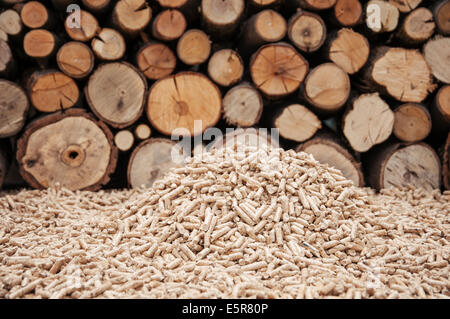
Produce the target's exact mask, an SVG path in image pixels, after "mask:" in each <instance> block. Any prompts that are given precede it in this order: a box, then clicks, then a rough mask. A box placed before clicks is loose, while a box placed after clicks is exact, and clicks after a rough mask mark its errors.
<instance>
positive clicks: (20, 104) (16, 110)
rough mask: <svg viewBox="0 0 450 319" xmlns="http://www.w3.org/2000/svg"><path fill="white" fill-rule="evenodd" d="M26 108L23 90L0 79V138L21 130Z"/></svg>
mask: <svg viewBox="0 0 450 319" xmlns="http://www.w3.org/2000/svg"><path fill="white" fill-rule="evenodd" d="M28 109H29V103H28V98H27V95H26V93H25V91H24V90H23V89H22V88H21V87H20V86H19V85H17V84H16V83H14V82H10V81H7V80H4V79H0V138H5V137H10V136H13V135H16V134H17V133H19V132H20V130H22V128H23V126H24V125H25V120H26V117H27V113H28Z"/></svg>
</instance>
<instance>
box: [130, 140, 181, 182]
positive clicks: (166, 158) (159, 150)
mask: <svg viewBox="0 0 450 319" xmlns="http://www.w3.org/2000/svg"><path fill="white" fill-rule="evenodd" d="M183 158H184V154H183V153H182V150H181V149H180V148H179V147H177V145H176V143H175V142H173V141H171V140H168V139H163V138H151V139H148V140H146V141H144V142H142V143H141V144H140V145H139V146H138V147H137V148H136V149H135V150H134V151H133V153H132V154H131V158H130V162H129V164H128V183H129V184H130V186H131V187H133V188H138V187H142V186H144V187H152V186H153V184H154V183H155V181H157V180H158V179H160V178H161V177H163V176H164V175H165V174H166V173H167V172H169V170H170V169H171V168H174V167H181V166H182V165H183V161H182V160H183Z"/></svg>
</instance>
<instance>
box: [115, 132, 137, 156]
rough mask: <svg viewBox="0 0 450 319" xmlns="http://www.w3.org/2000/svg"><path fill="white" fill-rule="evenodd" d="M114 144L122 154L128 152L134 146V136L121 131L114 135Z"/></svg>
mask: <svg viewBox="0 0 450 319" xmlns="http://www.w3.org/2000/svg"><path fill="white" fill-rule="evenodd" d="M114 144H115V145H116V147H117V149H118V150H119V151H121V152H128V151H129V150H131V148H132V147H133V144H134V135H133V133H131V132H130V131H128V130H121V131H119V132H117V133H116V135H114Z"/></svg>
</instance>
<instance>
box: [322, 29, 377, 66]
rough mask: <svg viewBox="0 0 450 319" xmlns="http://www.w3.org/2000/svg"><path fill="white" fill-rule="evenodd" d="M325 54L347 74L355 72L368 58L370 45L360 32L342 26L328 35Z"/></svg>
mask: <svg viewBox="0 0 450 319" xmlns="http://www.w3.org/2000/svg"><path fill="white" fill-rule="evenodd" d="M325 55H326V57H327V58H328V59H329V60H331V61H332V62H334V63H335V64H336V65H338V66H340V67H341V68H342V69H343V70H344V71H345V72H347V73H348V74H355V73H357V72H359V71H360V70H361V69H362V67H363V66H364V65H365V64H366V63H367V61H368V60H369V55H370V45H369V42H368V41H367V39H366V37H364V36H363V35H362V34H360V33H357V32H355V31H353V30H352V29H347V28H344V29H340V30H339V31H338V32H337V33H334V34H332V35H331V36H330V37H329V39H328V40H327V44H326V46H325Z"/></svg>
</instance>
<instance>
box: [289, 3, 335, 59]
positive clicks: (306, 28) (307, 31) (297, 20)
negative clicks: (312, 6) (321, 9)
mask: <svg viewBox="0 0 450 319" xmlns="http://www.w3.org/2000/svg"><path fill="white" fill-rule="evenodd" d="M288 36H289V39H290V40H291V42H292V43H293V44H294V45H295V46H296V47H297V48H298V49H299V50H301V51H304V52H314V51H317V50H318V49H319V48H320V47H321V46H322V45H323V43H324V42H325V39H326V36H327V28H326V26H325V22H324V21H323V20H322V18H321V17H320V16H319V15H317V14H315V13H312V12H306V11H298V12H297V13H296V14H295V15H294V16H292V17H291V18H290V19H289V22H288Z"/></svg>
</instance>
